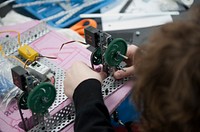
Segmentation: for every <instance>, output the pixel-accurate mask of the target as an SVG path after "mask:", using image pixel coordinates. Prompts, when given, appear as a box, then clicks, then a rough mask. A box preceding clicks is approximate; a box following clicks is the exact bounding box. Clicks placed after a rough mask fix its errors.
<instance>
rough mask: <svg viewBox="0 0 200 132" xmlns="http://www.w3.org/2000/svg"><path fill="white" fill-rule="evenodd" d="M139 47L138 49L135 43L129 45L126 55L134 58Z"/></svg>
mask: <svg viewBox="0 0 200 132" xmlns="http://www.w3.org/2000/svg"><path fill="white" fill-rule="evenodd" d="M137 49H138V47H137V46H135V45H129V46H128V49H127V52H126V56H127V57H128V58H133V57H134V55H135V53H136V50H137Z"/></svg>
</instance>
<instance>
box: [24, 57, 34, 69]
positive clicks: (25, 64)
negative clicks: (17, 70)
mask: <svg viewBox="0 0 200 132" xmlns="http://www.w3.org/2000/svg"><path fill="white" fill-rule="evenodd" d="M30 61H31V60H29V59H27V60H26V61H25V62H24V69H26V66H27V64H28V62H30ZM34 61H35V60H34ZM34 61H33V62H34Z"/></svg>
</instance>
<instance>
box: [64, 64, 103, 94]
mask: <svg viewBox="0 0 200 132" xmlns="http://www.w3.org/2000/svg"><path fill="white" fill-rule="evenodd" d="M89 78H94V79H97V80H99V81H100V82H102V81H103V79H105V78H106V73H104V72H96V71H94V70H93V69H91V68H90V67H88V66H87V65H86V64H85V63H83V62H75V63H73V64H72V66H71V67H70V68H69V69H68V70H67V71H66V74H65V80H64V91H65V95H66V96H67V97H69V98H72V96H73V94H74V90H75V89H76V87H77V86H78V85H79V84H80V83H81V82H83V81H84V80H87V79H89Z"/></svg>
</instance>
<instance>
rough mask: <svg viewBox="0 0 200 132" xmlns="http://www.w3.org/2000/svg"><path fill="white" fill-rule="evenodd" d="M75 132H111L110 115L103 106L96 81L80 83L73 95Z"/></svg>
mask: <svg viewBox="0 0 200 132" xmlns="http://www.w3.org/2000/svg"><path fill="white" fill-rule="evenodd" d="M73 100H74V105H75V112H76V119H75V124H74V131H75V132H112V131H114V130H113V128H112V126H111V121H110V115H109V112H108V109H107V107H106V106H105V104H104V101H103V96H102V93H101V83H100V82H99V81H98V80H96V79H88V80H85V81H83V82H81V83H80V84H79V85H78V87H77V88H76V89H75V91H74V95H73Z"/></svg>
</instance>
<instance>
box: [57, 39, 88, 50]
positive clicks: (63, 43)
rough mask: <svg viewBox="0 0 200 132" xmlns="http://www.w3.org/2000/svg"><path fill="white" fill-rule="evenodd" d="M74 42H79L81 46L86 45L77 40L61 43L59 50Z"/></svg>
mask: <svg viewBox="0 0 200 132" xmlns="http://www.w3.org/2000/svg"><path fill="white" fill-rule="evenodd" d="M74 42H79V43H81V44H85V45H87V43H84V42H81V41H77V40H72V41H69V42H66V43H63V44H62V45H61V47H60V50H61V49H62V48H63V46H64V45H66V44H70V43H74Z"/></svg>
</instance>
